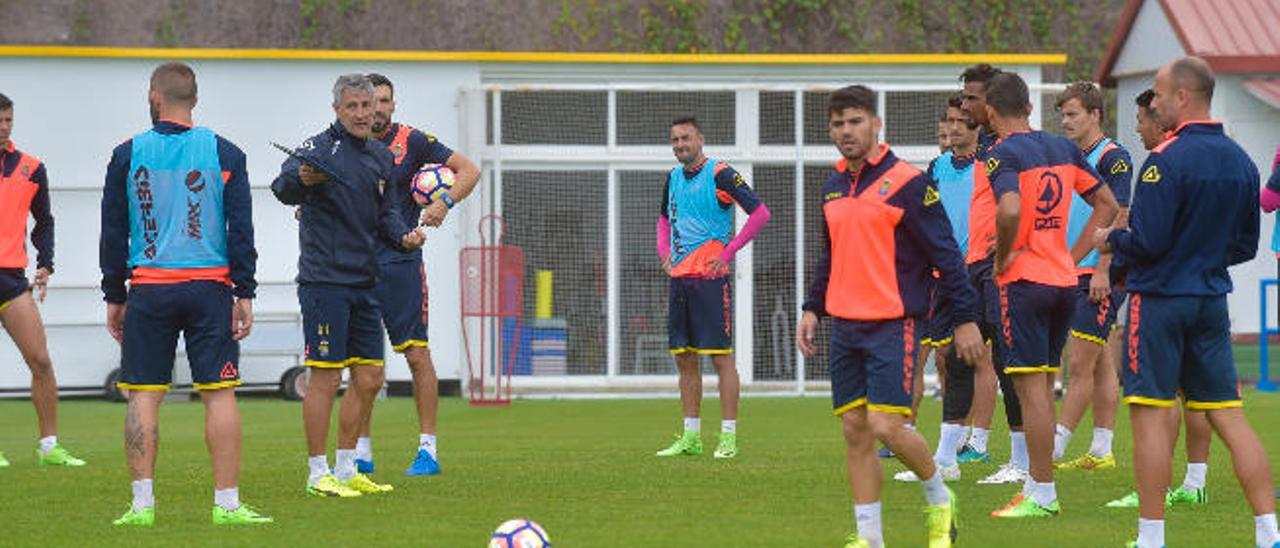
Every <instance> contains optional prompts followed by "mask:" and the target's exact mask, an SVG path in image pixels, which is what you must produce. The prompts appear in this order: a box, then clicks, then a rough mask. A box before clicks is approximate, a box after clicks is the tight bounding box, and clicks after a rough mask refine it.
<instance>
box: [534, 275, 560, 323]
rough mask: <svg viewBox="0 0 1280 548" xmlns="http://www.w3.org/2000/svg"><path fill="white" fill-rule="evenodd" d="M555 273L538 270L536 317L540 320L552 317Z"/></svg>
mask: <svg viewBox="0 0 1280 548" xmlns="http://www.w3.org/2000/svg"><path fill="white" fill-rule="evenodd" d="M554 278H555V274H554V273H552V272H551V271H550V270H539V271H538V296H537V299H538V300H537V307H536V309H535V310H534V317H536V318H537V319H539V320H546V319H550V318H551V301H552V287H553V286H554V282H553V280H554Z"/></svg>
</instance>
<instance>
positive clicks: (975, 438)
mask: <svg viewBox="0 0 1280 548" xmlns="http://www.w3.org/2000/svg"><path fill="white" fill-rule="evenodd" d="M990 437H991V431H990V430H987V429H986V428H976V427H975V428H974V429H973V432H972V433H971V434H969V447H972V448H973V450H974V451H977V452H979V453H986V452H987V439H989V438H990Z"/></svg>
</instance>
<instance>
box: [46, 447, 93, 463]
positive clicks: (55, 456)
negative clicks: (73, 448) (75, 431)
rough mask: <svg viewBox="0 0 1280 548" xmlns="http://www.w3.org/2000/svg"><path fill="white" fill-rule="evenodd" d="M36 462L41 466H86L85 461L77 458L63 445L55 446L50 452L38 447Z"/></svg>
mask: <svg viewBox="0 0 1280 548" xmlns="http://www.w3.org/2000/svg"><path fill="white" fill-rule="evenodd" d="M36 464H38V465H40V466H84V464H85V463H84V461H83V460H80V459H78V458H75V457H73V456H72V455H71V453H69V452H67V449H66V448H65V447H63V446H61V445H55V446H53V449H50V450H49V452H48V453H45V452H43V451H41V450H39V449H36Z"/></svg>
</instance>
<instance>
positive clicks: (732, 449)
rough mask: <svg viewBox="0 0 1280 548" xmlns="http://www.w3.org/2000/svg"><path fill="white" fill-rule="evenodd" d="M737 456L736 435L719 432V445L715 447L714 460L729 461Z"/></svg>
mask: <svg viewBox="0 0 1280 548" xmlns="http://www.w3.org/2000/svg"><path fill="white" fill-rule="evenodd" d="M736 456H738V434H736V433H734V432H721V433H720V443H719V444H717V445H716V452H715V458H717V459H731V458H733V457H736Z"/></svg>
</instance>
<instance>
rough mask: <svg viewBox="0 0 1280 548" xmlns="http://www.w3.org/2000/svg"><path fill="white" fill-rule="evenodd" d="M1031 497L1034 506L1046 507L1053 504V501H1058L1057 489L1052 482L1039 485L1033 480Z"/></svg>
mask: <svg viewBox="0 0 1280 548" xmlns="http://www.w3.org/2000/svg"><path fill="white" fill-rule="evenodd" d="M1031 496H1032V497H1034V498H1035V501H1036V504H1039V505H1040V506H1048V505H1050V504H1053V501H1055V500H1058V487H1057V485H1055V484H1054V483H1053V482H1052V481H1051V482H1049V483H1040V482H1038V481H1034V480H1033V481H1032V482H1031Z"/></svg>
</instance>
